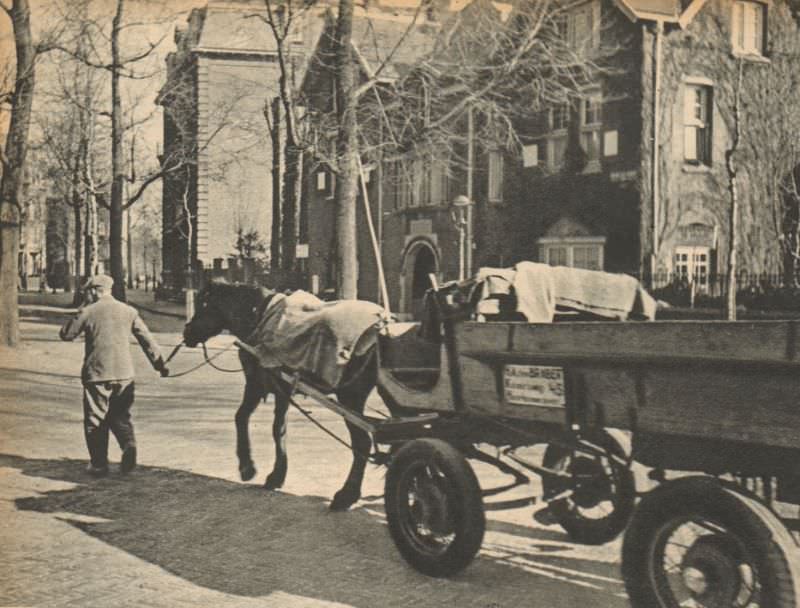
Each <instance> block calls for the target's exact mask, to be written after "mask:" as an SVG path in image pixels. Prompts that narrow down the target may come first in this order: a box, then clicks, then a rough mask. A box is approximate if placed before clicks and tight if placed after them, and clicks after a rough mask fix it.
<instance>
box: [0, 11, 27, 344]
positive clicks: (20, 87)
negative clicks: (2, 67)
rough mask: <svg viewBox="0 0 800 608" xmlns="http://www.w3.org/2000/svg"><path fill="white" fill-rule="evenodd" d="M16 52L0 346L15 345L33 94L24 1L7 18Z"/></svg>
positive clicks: (0, 261)
mask: <svg viewBox="0 0 800 608" xmlns="http://www.w3.org/2000/svg"><path fill="white" fill-rule="evenodd" d="M9 16H10V17H11V21H12V24H13V28H14V44H15V48H16V59H17V68H16V81H15V87H14V95H13V97H12V98H11V121H10V124H9V128H8V134H7V135H6V141H5V149H4V155H3V176H2V181H0V344H5V345H7V346H16V345H17V344H18V343H19V309H18V307H17V280H18V271H19V269H18V263H19V260H18V256H19V238H20V227H21V222H22V213H21V203H22V201H21V200H20V198H21V194H22V184H23V169H24V166H25V155H26V153H27V148H28V132H29V128H30V120H31V107H32V105H33V90H34V84H35V79H34V61H35V54H36V51H35V48H34V45H33V38H32V36H31V20H30V8H29V6H28V1H27V0H14V1H13V4H12V5H11V10H10V15H9Z"/></svg>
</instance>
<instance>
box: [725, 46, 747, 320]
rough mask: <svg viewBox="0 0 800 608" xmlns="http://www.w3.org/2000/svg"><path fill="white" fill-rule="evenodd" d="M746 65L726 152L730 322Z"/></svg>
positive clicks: (733, 316)
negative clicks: (737, 170) (731, 136)
mask: <svg viewBox="0 0 800 608" xmlns="http://www.w3.org/2000/svg"><path fill="white" fill-rule="evenodd" d="M743 71H744V64H743V63H742V60H741V59H739V66H738V72H739V74H738V77H737V82H736V94H735V97H734V101H733V142H732V143H731V147H730V149H729V150H727V151H726V152H725V169H726V171H727V173H728V194H729V196H730V208H729V210H728V226H729V229H730V234H729V238H728V280H727V284H726V285H725V318H726V319H727V320H728V321H735V320H736V272H737V264H736V250H737V249H738V247H739V191H738V188H737V183H736V159H735V158H734V156H735V154H736V151H737V150H738V148H739V140H740V139H741V136H742V100H741V95H742V75H743Z"/></svg>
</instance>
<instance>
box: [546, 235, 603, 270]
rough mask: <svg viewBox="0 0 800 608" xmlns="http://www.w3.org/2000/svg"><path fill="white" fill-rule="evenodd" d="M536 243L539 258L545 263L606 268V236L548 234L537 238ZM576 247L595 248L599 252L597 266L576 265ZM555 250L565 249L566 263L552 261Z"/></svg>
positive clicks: (572, 266)
mask: <svg viewBox="0 0 800 608" xmlns="http://www.w3.org/2000/svg"><path fill="white" fill-rule="evenodd" d="M536 245H537V258H538V260H539V261H540V262H542V263H543V264H550V265H551V266H556V265H557V266H567V267H569V268H584V269H586V270H603V269H604V268H605V246H606V237H604V236H572V237H552V236H546V237H541V238H539V239H537V240H536ZM576 249H587V250H588V249H594V250H595V251H596V252H597V268H587V267H584V266H575V250H576ZM555 251H563V252H564V253H565V262H566V263H565V264H554V263H552V262H551V261H550V260H551V257H550V256H551V252H555Z"/></svg>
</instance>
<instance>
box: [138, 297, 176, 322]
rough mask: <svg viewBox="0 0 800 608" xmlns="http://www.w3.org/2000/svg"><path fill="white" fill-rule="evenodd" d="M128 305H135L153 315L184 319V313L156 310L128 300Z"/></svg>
mask: <svg viewBox="0 0 800 608" xmlns="http://www.w3.org/2000/svg"><path fill="white" fill-rule="evenodd" d="M128 305H130V306H133V307H134V308H135V309H136V310H143V311H145V312H148V313H150V314H151V315H161V316H162V317H171V318H173V319H181V320H183V319H184V316H183V315H182V314H178V313H176V312H167V311H165V310H156V309H155V308H149V307H147V306H142V305H141V304H137V303H135V302H130V301H129V302H128Z"/></svg>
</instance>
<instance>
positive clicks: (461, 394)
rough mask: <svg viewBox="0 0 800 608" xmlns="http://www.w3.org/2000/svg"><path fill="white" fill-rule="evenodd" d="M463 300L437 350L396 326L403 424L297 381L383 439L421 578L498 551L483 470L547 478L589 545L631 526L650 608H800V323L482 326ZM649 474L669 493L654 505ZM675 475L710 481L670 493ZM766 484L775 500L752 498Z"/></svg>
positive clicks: (386, 387)
mask: <svg viewBox="0 0 800 608" xmlns="http://www.w3.org/2000/svg"><path fill="white" fill-rule="evenodd" d="M457 295H458V294H457V292H455V293H454V292H453V291H448V290H441V291H439V292H437V293H436V294H435V297H436V305H437V310H438V318H437V319H436V321H435V322H434V323H433V324H430V323H429V324H428V326H427V330H426V331H424V332H422V333H423V334H424V335H420V331H419V329H420V328H419V327H418V326H417V325H413V324H390V325H389V326H388V327H387V328H386V329H385V331H384V333H383V335H382V336H380V338H379V350H378V352H379V357H380V365H379V373H378V390H379V392H380V394H381V396H382V397H383V399H384V400H385V401H386V402H387V403H390V404H392V406H393V411H400V412H402V414H403V415H402V416H400V417H398V418H394V419H389V420H379V419H375V418H370V417H367V416H360V415H357V414H354V413H353V412H351V411H349V410H347V409H346V408H343V407H342V406H341V405H340V404H338V403H337V402H336V401H335V400H333V399H331V398H330V397H327V396H326V395H324V394H323V393H322V392H320V391H318V390H316V389H315V388H314V387H313V385H311V384H309V383H305V382H303V380H302V378H301V377H299V375H297V374H291V373H289V372H283V378H284V380H286V381H287V382H290V383H292V385H293V386H295V387H296V388H297V389H298V390H300V391H302V392H304V393H306V394H308V395H310V396H312V397H313V398H315V399H316V400H317V401H319V402H320V403H321V404H323V405H325V406H327V407H329V408H330V409H332V410H334V411H336V412H337V413H339V414H341V415H342V416H344V417H345V418H346V419H347V420H348V421H349V422H351V423H353V424H356V425H357V426H359V427H361V428H363V429H364V430H366V431H368V432H369V433H370V434H371V435H372V437H373V440H374V444H375V446H376V454H377V455H379V456H380V455H383V456H384V457H385V461H386V462H387V463H388V472H387V475H386V485H385V503H386V512H387V519H388V524H389V530H390V532H391V535H392V538H393V539H394V541H395V543H396V545H397V547H398V549H399V550H400V552H401V554H402V555H403V556H404V557H405V559H406V560H407V561H408V562H409V563H410V564H411V565H412V566H413V567H415V568H416V569H418V570H419V571H420V572H423V573H425V574H428V575H432V576H449V575H452V574H455V573H457V572H459V571H460V570H462V569H463V568H465V567H466V566H467V565H468V564H469V563H470V562H471V560H472V559H473V558H474V556H475V554H476V553H477V552H478V550H479V549H480V545H481V542H482V538H483V533H484V528H485V516H484V509H483V503H482V496H481V489H480V487H479V485H478V481H477V479H476V477H475V474H474V472H473V471H472V468H471V466H470V465H469V462H468V458H479V459H481V460H484V461H489V462H492V463H493V464H496V465H497V466H499V467H501V469H502V470H504V471H507V472H509V471H513V472H515V474H516V475H517V476H518V477H521V476H522V475H523V474H524V473H530V472H533V473H536V474H539V475H541V476H542V485H543V488H544V496H543V500H544V501H545V502H547V503H548V504H549V509H550V511H551V512H552V514H553V515H554V516H555V517H556V519H557V520H558V521H559V523H560V524H561V525H562V526H563V527H564V529H565V530H566V531H567V532H568V533H569V534H570V535H571V536H572V537H573V538H575V539H576V540H578V541H580V542H586V543H602V542H606V541H608V540H610V539H612V538H614V537H615V536H616V535H618V534H619V533H620V532H622V531H623V530H624V529H625V528H626V526H627V531H626V533H625V539H624V543H623V560H622V564H623V574H624V578H625V581H626V586H627V589H628V593H629V596H630V598H631V602H632V604H633V605H634V606H635V607H637V608H651V607H678V606H714V607H717V606H724V607H726V608H728V607H732V606H741V607H755V606H758V607H760V608H795V607H796V606H798V605H800V603H798V598H800V574H799V573H798V571H800V553H798V548H797V546H796V544H795V542H794V539H793V537H792V535H791V533H790V532H789V530H788V528H787V525H786V524H787V523H788V525H791V524H792V522H787V521H786V520H783V521H782V520H781V519H780V518H779V517H778V516H777V515H776V513H775V512H774V511H773V509H772V507H773V504H774V503H775V501H781V502H783V503H790V504H795V505H796V504H798V503H800V466H798V454H799V453H800V407H798V403H797V396H798V395H800V354H798V350H799V349H798V334H799V333H800V324H799V323H797V322H783V321H776V322H734V323H729V322H679V321H678V322H658V321H657V322H650V323H639V322H563V323H552V324H547V323H540V324H531V323H520V322H477V321H472V320H469V316H468V315H467V314H465V312H464V307H463V305H460V304H458V298H457V297H456V298H454V296H457ZM620 430H624V431H627V433H626V434H625V437H627V436H630V437H632V450H631V449H628V448H626V447H625V441H624V437H622V433H620ZM621 437H622V438H621ZM486 444H488V445H491V446H495V447H496V448H498V452H499V454H500V457H493V456H490V455H488V454H486V453H483V452H481V451H479V450H478V449H477V447H476V446H479V445H486ZM535 444H547V448H546V450H545V453H544V458H543V460H542V461H541V462H532V461H530V460H529V459H527V458H524V457H522V456H520V454H519V453H518V450H519V449H520V448H521V447H525V446H531V445H535ZM381 446H389V449H388V450H387V451H385V452H383V451H381V449H380V448H381ZM633 460H636V461H638V462H641V463H643V464H644V465H647V466H649V467H652V468H653V471H652V473H651V477H652V478H653V479H655V480H658V481H661V482H662V483H660V484H659V485H658V486H657V487H656V489H655V490H653V491H651V492H648V493H646V494H645V495H644V497H643V498H642V499H641V501H640V502H639V504H638V505H637V504H636V502H637V493H636V488H635V483H634V476H633V474H632V472H631V470H630V465H631V463H632V461H633ZM675 471H690V472H696V474H681V475H679V476H678V477H677V478H674V479H669V480H667V478H668V477H674V476H675ZM755 479H757V480H759V485H760V487H761V490H762V491H761V494H760V495H758V494H756V493H754V492H753V491H752V490H751V489H748V487H747V484H746V483H744V481H745V480H748V481H750V482H752V480H755ZM631 516H632V517H631ZM629 520H630V524H629V523H628V522H629Z"/></svg>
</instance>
